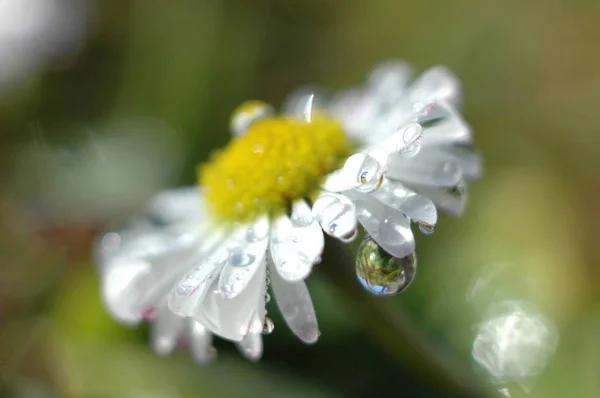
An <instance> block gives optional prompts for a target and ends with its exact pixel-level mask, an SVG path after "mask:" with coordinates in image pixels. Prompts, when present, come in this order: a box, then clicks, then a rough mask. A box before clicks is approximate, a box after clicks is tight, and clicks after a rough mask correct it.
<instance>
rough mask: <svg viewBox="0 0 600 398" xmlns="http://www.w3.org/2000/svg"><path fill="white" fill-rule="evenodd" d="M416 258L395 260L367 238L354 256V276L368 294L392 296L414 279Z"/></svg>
mask: <svg viewBox="0 0 600 398" xmlns="http://www.w3.org/2000/svg"><path fill="white" fill-rule="evenodd" d="M416 271H417V257H416V254H415V253H414V252H413V253H411V254H410V255H408V256H406V257H403V258H397V257H394V256H392V255H390V254H388V253H387V252H386V251H385V250H383V249H382V248H381V247H380V246H379V245H378V244H377V242H375V240H373V239H372V238H371V237H370V236H367V237H366V238H365V239H364V240H363V242H362V243H361V244H360V246H359V248H358V252H357V255H356V276H357V277H358V280H359V281H360V283H361V284H362V285H363V286H364V287H365V289H367V290H368V291H369V292H371V293H373V294H376V295H378V296H392V295H395V294H398V293H400V292H402V291H403V290H404V289H406V288H407V287H408V286H409V285H410V283H411V282H412V280H413V279H414V277H415V273H416Z"/></svg>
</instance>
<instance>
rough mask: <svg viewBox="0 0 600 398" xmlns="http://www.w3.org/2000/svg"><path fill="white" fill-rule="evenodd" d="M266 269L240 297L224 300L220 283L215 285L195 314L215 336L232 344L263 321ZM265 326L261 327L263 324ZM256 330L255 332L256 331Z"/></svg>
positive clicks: (262, 266) (261, 271) (262, 268)
mask: <svg viewBox="0 0 600 398" xmlns="http://www.w3.org/2000/svg"><path fill="white" fill-rule="evenodd" d="M265 273H266V268H265V264H262V265H261V267H260V268H259V270H258V271H257V272H256V275H255V276H254V279H253V280H252V281H251V282H250V283H249V284H248V286H247V287H246V289H244V290H243V291H242V292H241V293H240V294H239V295H238V296H237V297H235V298H234V299H227V298H225V297H223V295H222V294H221V293H220V291H219V290H217V288H218V283H216V282H215V283H213V285H212V286H211V289H210V290H211V291H209V293H208V294H207V295H206V297H205V298H204V300H203V301H202V303H201V304H200V305H198V306H197V307H196V311H195V312H194V314H193V317H194V319H196V320H197V321H198V322H200V323H201V324H202V325H203V326H204V327H206V328H207V329H208V330H210V331H211V332H212V333H214V334H216V335H218V336H220V337H222V338H225V339H229V340H232V341H241V340H242V339H243V338H244V336H245V335H246V334H247V333H248V331H249V329H250V328H251V326H252V323H253V321H254V323H256V322H258V321H256V319H259V321H260V322H262V321H264V316H265V293H266V280H265V278H266V274H265ZM261 324H262V323H261ZM253 330H254V328H253Z"/></svg>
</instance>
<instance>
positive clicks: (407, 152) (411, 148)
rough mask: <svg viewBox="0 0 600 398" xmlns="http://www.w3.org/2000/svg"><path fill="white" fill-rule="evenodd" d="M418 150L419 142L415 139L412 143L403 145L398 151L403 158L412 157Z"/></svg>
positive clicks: (419, 147) (419, 149)
mask: <svg viewBox="0 0 600 398" xmlns="http://www.w3.org/2000/svg"><path fill="white" fill-rule="evenodd" d="M420 151H421V142H420V141H417V142H415V143H413V144H410V145H408V146H406V147H404V148H403V149H402V150H401V151H400V155H402V157H404V158H412V157H414V156H417V155H418V154H419V152H420Z"/></svg>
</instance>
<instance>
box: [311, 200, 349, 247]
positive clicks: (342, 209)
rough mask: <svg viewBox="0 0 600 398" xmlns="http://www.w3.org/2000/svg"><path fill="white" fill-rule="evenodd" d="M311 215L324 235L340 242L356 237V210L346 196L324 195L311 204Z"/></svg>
mask: <svg viewBox="0 0 600 398" xmlns="http://www.w3.org/2000/svg"><path fill="white" fill-rule="evenodd" d="M312 213H313V215H314V216H315V219H316V220H317V221H318V222H319V224H320V225H321V228H322V229H323V231H325V233H326V234H328V235H330V236H333V237H334V238H337V239H340V240H342V241H351V240H353V239H354V238H355V237H356V208H355V206H354V203H352V201H351V200H350V199H349V198H347V197H346V196H344V195H340V194H334V193H324V194H322V195H321V196H319V198H318V199H317V200H316V201H315V203H314V204H313V207H312Z"/></svg>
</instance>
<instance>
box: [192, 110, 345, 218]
mask: <svg viewBox="0 0 600 398" xmlns="http://www.w3.org/2000/svg"><path fill="white" fill-rule="evenodd" d="M246 108H247V106H245V105H242V107H240V108H239V110H238V112H240V111H247V109H246ZM234 116H235V114H234ZM351 149H352V148H351V145H350V142H349V141H348V139H347V138H346V135H345V134H344V132H343V130H342V128H341V125H340V124H339V123H338V122H337V121H336V120H334V119H332V118H329V117H326V116H324V115H313V120H312V121H311V122H310V123H307V122H304V121H302V120H298V119H296V118H293V117H290V116H273V117H269V118H264V119H261V120H258V121H255V122H254V123H252V124H250V126H249V127H248V129H247V131H246V132H245V134H244V135H241V136H238V137H235V138H233V139H232V140H231V142H230V143H229V145H228V146H227V147H225V148H224V149H223V150H221V151H218V152H216V153H214V154H213V155H212V157H211V160H210V162H208V163H206V164H203V165H200V167H199V168H198V180H199V183H200V184H201V185H202V186H203V187H204V189H205V195H206V200H207V202H208V204H209V206H210V207H211V208H212V210H213V211H214V213H215V215H216V216H217V217H219V218H221V219H224V220H229V221H249V220H252V219H254V218H255V217H257V216H259V215H262V214H269V215H277V214H281V213H283V212H286V211H287V210H288V209H289V206H290V204H291V202H293V201H294V200H296V199H299V198H312V197H313V196H314V195H315V194H316V193H318V190H319V186H320V184H321V182H322V180H323V178H324V177H325V176H326V175H327V174H328V173H330V172H331V171H333V170H335V169H336V168H338V167H340V166H341V165H342V164H343V162H344V160H345V158H346V157H347V156H348V155H349V154H350V153H351Z"/></svg>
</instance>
